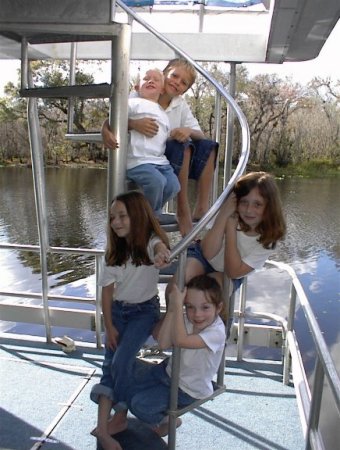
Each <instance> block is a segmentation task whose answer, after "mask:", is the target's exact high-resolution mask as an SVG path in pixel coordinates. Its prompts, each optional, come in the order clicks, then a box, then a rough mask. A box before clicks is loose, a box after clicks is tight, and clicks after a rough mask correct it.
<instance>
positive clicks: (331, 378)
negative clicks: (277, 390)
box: [235, 260, 340, 449]
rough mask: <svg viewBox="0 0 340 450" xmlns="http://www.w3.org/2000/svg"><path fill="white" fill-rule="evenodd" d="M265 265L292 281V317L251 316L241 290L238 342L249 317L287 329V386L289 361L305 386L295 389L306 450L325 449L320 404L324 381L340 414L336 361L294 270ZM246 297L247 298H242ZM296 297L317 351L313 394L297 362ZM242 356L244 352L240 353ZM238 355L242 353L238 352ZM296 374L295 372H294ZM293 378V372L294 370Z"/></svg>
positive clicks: (264, 314)
mask: <svg viewBox="0 0 340 450" xmlns="http://www.w3.org/2000/svg"><path fill="white" fill-rule="evenodd" d="M266 264H268V265H272V266H274V267H277V268H278V269H281V270H284V271H285V272H287V273H288V275H289V276H290V279H291V283H292V284H291V296H290V297H291V298H290V306H289V314H288V316H289V317H288V320H285V319H283V318H280V317H275V315H272V314H268V313H260V312H254V313H248V312H246V298H245V295H246V290H245V289H244V290H243V289H241V292H240V297H241V299H240V304H241V305H242V306H241V308H240V311H235V313H236V317H237V315H239V317H240V318H241V319H242V320H243V322H242V324H241V325H242V328H241V329H240V330H239V339H240V341H241V344H240V345H241V346H242V336H240V335H243V327H244V320H245V319H246V318H247V317H249V318H251V317H261V318H270V319H273V320H275V321H277V322H278V323H280V324H281V326H282V327H283V329H284V332H285V334H286V346H285V347H286V349H285V350H286V351H285V354H284V377H283V381H284V383H286V384H287V383H288V381H289V380H288V377H287V376H285V375H286V372H288V373H289V372H290V366H291V363H290V357H291V358H292V361H293V362H295V363H297V366H296V367H295V371H297V374H298V378H299V380H302V384H303V386H299V387H298V383H296V382H295V383H294V384H295V387H296V393H297V397H298V396H299V397H300V398H299V401H298V403H299V404H301V406H302V411H301V412H302V413H303V417H301V420H302V422H303V426H304V428H305V435H306V449H323V442H322V436H321V433H320V430H319V418H320V410H321V402H322V395H323V391H324V387H325V384H324V378H326V380H327V385H328V386H329V389H330V392H331V394H332V397H333V399H334V403H335V406H336V408H337V410H338V413H339V414H340V377H339V375H338V372H337V370H336V367H335V364H334V361H333V359H332V357H331V354H330V352H329V350H328V347H327V345H326V342H325V340H324V337H323V335H322V332H321V330H320V327H319V325H318V323H317V320H316V318H315V315H314V313H313V311H312V308H311V306H310V304H309V301H308V299H307V296H306V294H305V292H304V289H303V287H302V285H301V283H300V281H299V279H298V277H297V275H296V273H295V270H294V269H293V268H292V267H291V266H289V265H288V264H285V263H282V262H277V261H273V260H267V261H266ZM242 297H244V298H242ZM296 297H298V299H299V302H300V303H299V304H300V306H301V308H302V310H303V313H304V315H305V318H306V320H307V324H308V328H309V331H310V334H311V336H312V338H313V341H314V344H315V349H316V363H315V369H314V381H313V392H312V393H310V389H309V386H308V382H307V376H306V373H305V369H304V367H303V363H302V361H301V359H299V358H298V355H299V353H300V352H299V345H298V343H297V340H296V336H295V331H294V315H295V309H296ZM240 351H241V352H242V348H241V349H240ZM238 354H239V349H238ZM295 373H296V372H295ZM293 375H294V370H293Z"/></svg>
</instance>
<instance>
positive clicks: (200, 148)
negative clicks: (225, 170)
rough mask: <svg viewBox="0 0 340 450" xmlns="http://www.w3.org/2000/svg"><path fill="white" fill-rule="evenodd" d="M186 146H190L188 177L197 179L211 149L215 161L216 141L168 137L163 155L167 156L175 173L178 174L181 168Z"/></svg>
mask: <svg viewBox="0 0 340 450" xmlns="http://www.w3.org/2000/svg"><path fill="white" fill-rule="evenodd" d="M188 146H190V147H191V159H190V166H189V178H190V179H192V180H198V179H199V177H200V176H201V174H202V172H203V169H204V167H205V166H206V164H207V161H208V159H209V156H210V153H211V152H213V151H214V152H215V163H216V156H217V149H218V143H217V142H215V141H211V140H210V139H196V140H193V141H187V142H179V141H176V140H175V139H168V140H167V142H166V149H165V156H166V157H167V158H168V160H169V162H170V164H171V165H172V167H173V169H174V171H175V174H176V175H178V174H179V172H180V170H181V168H182V165H183V154H184V149H185V148H186V147H188Z"/></svg>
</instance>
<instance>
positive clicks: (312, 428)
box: [306, 357, 325, 450]
mask: <svg viewBox="0 0 340 450" xmlns="http://www.w3.org/2000/svg"><path fill="white" fill-rule="evenodd" d="M324 377H325V373H324V370H323V367H322V362H321V361H320V358H319V357H317V360H316V363H315V371H314V382H313V391H312V402H311V405H310V411H309V418H308V426H307V432H306V449H307V450H309V449H312V448H321V447H320V446H319V445H317V442H318V440H319V437H318V429H319V418H320V409H321V400H322V394H323V390H324V389H323V383H324Z"/></svg>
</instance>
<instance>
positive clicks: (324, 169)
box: [0, 160, 340, 178]
mask: <svg viewBox="0 0 340 450" xmlns="http://www.w3.org/2000/svg"><path fill="white" fill-rule="evenodd" d="M222 164H223V163H221V165H222ZM1 167H31V162H30V161H26V162H22V161H19V160H13V161H1V162H0V168H1ZM47 167H49V168H65V167H67V168H76V169H81V168H86V169H89V168H94V169H106V168H107V163H106V162H105V161H100V162H96V161H84V160H79V161H72V162H67V163H65V162H62V163H60V164H57V165H55V164H47ZM222 169H223V168H222ZM252 170H254V171H260V170H263V171H266V172H270V173H272V174H273V175H275V176H276V177H278V178H286V177H291V178H294V177H299V178H300V177H302V178H330V177H340V163H337V162H333V161H329V160H312V161H306V162H303V163H300V164H289V165H287V166H286V167H276V166H266V167H262V166H259V165H256V164H249V165H248V166H247V171H252Z"/></svg>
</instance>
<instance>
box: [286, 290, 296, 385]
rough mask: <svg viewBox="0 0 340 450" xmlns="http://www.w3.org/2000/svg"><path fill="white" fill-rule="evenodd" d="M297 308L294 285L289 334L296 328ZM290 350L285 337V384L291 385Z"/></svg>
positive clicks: (289, 316)
mask: <svg viewBox="0 0 340 450" xmlns="http://www.w3.org/2000/svg"><path fill="white" fill-rule="evenodd" d="M295 308H296V289H295V286H294V284H293V283H292V285H291V288H290V302H289V311H288V319H287V334H288V332H289V331H292V330H293V328H294V317H295ZM290 366H291V362H290V350H289V344H288V339H287V335H286V336H285V348H284V352H283V383H284V384H286V385H287V384H288V383H289V376H290Z"/></svg>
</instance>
